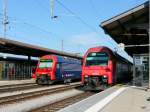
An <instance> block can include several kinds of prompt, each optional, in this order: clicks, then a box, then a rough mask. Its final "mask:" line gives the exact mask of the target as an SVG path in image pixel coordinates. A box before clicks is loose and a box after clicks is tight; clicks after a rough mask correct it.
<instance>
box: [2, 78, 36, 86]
mask: <svg viewBox="0 0 150 112" xmlns="http://www.w3.org/2000/svg"><path fill="white" fill-rule="evenodd" d="M28 83H35V80H34V79H26V80H0V86H4V85H14V84H28Z"/></svg>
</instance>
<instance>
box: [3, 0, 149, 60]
mask: <svg viewBox="0 0 150 112" xmlns="http://www.w3.org/2000/svg"><path fill="white" fill-rule="evenodd" d="M3 1H4V0H0V37H3V35H4V33H3V24H2V23H3ZM5 1H6V3H7V16H8V21H9V24H8V25H7V32H6V38H8V39H13V40H18V41H21V42H25V43H29V44H33V45H38V46H42V47H46V48H50V49H55V50H63V51H66V52H70V53H80V54H81V55H83V54H84V53H85V52H86V51H87V49H88V48H90V47H95V46H108V47H109V48H111V49H113V50H114V49H115V48H117V49H118V45H117V43H115V42H114V41H113V39H111V38H110V37H109V35H107V34H105V32H104V31H103V29H102V28H101V27H99V25H100V23H101V22H103V21H105V20H107V19H110V18H112V17H113V16H116V15H118V14H120V13H122V12H124V11H127V10H129V9H131V8H133V7H135V6H137V5H140V4H142V3H144V2H145V1H147V0H54V9H53V13H54V15H55V16H58V17H57V18H56V19H51V9H52V8H51V3H50V0H5ZM62 40H63V49H62ZM117 51H118V53H119V54H121V55H122V56H124V57H126V58H127V59H129V60H132V59H131V57H129V56H128V55H127V54H126V53H125V52H124V51H122V50H120V49H118V50H117Z"/></svg>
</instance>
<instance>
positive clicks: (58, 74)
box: [55, 63, 63, 80]
mask: <svg viewBox="0 0 150 112" xmlns="http://www.w3.org/2000/svg"><path fill="white" fill-rule="evenodd" d="M55 76H56V79H57V80H62V78H63V69H62V63H57V65H56V73H55Z"/></svg>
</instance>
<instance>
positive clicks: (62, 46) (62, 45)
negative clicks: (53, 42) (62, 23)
mask: <svg viewBox="0 0 150 112" xmlns="http://www.w3.org/2000/svg"><path fill="white" fill-rule="evenodd" d="M63 50H64V41H63V40H61V51H62V52H63Z"/></svg>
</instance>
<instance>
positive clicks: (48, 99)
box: [0, 89, 83, 112]
mask: <svg viewBox="0 0 150 112" xmlns="http://www.w3.org/2000/svg"><path fill="white" fill-rule="evenodd" d="M81 93H83V91H79V90H75V89H72V90H68V91H64V92H61V93H55V94H52V95H46V96H41V97H39V98H36V99H30V100H27V101H22V102H16V103H14V104H8V105H3V106H0V112H26V111H29V110H31V109H35V108H38V107H41V106H44V105H48V104H50V103H54V102H56V101H59V100H62V99H65V98H69V97H72V96H75V95H78V94H81Z"/></svg>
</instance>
